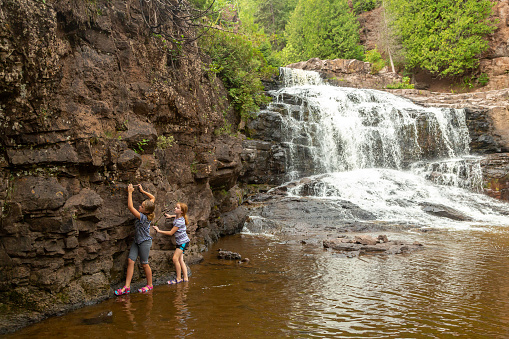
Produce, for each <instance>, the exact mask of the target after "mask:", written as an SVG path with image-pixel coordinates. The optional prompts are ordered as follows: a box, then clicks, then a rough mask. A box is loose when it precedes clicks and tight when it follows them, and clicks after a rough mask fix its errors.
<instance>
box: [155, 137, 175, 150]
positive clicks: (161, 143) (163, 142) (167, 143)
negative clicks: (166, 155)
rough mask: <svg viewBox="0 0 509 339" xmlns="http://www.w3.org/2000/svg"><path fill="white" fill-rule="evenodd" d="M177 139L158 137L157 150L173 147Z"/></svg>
mask: <svg viewBox="0 0 509 339" xmlns="http://www.w3.org/2000/svg"><path fill="white" fill-rule="evenodd" d="M174 141H175V139H174V138H173V135H170V136H164V135H160V136H158V137H157V148H158V149H163V150H164V149H167V148H168V147H171V146H172V145H173V142H174Z"/></svg>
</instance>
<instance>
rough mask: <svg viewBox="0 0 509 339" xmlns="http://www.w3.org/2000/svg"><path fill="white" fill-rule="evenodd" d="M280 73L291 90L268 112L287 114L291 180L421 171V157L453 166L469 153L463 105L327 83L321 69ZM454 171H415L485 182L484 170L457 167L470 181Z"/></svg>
mask: <svg viewBox="0 0 509 339" xmlns="http://www.w3.org/2000/svg"><path fill="white" fill-rule="evenodd" d="M281 76H282V79H283V83H284V84H285V87H284V88H282V89H280V90H278V91H272V92H271V93H270V94H271V95H272V96H273V97H274V101H273V103H272V104H271V105H269V107H268V108H267V111H272V112H278V114H280V116H281V124H282V125H281V135H282V144H283V145H284V147H285V148H286V150H287V153H286V159H287V169H288V173H289V177H288V179H289V180H293V179H297V178H299V177H302V176H305V175H311V174H319V173H331V172H343V171H351V170H356V169H364V168H392V169H398V170H404V169H410V168H416V169H417V167H416V166H415V165H414V164H415V163H417V162H420V163H421V164H422V162H423V161H425V160H433V161H435V162H436V161H438V159H447V163H449V164H450V163H451V162H452V161H453V160H452V159H458V161H460V162H464V160H462V159H461V158H462V157H464V156H468V155H469V151H470V150H469V142H470V137H469V134H468V129H467V125H466V121H465V113H464V110H462V109H452V108H425V107H421V106H418V105H416V104H414V103H412V102H411V101H410V100H407V99H404V98H401V97H397V96H395V95H392V94H389V93H386V92H382V91H377V90H369V89H355V88H344V87H334V86H328V85H325V84H323V82H322V79H321V78H320V76H319V75H318V73H317V72H310V71H303V70H294V69H289V68H282V70H281ZM449 168H450V167H447V166H442V167H440V166H434V167H430V168H423V167H422V166H421V167H419V169H418V170H416V171H417V172H419V171H420V172H421V173H422V174H423V175H425V174H426V175H427V176H428V179H434V178H438V176H436V175H435V176H433V175H431V174H430V173H431V172H432V171H435V172H436V171H437V170H440V169H442V170H445V169H447V170H448V173H447V177H448V178H449V179H448V180H444V178H445V176H444V177H442V178H441V179H440V180H442V183H443V184H457V183H460V182H461V184H460V186H462V187H464V186H465V185H467V183H471V184H472V185H477V184H478V183H479V182H480V181H479V178H478V177H475V176H478V174H479V169H480V167H477V168H476V167H475V166H463V168H462V169H461V171H456V172H457V173H459V172H461V173H462V174H463V176H467V177H469V179H468V180H460V179H450V177H451V175H454V170H449ZM465 171H467V172H468V174H465ZM474 177H475V178H474ZM437 182H438V181H437Z"/></svg>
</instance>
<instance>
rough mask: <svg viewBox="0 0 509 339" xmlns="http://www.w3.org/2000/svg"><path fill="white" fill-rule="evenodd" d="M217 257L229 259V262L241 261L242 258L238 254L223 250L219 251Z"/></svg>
mask: <svg viewBox="0 0 509 339" xmlns="http://www.w3.org/2000/svg"><path fill="white" fill-rule="evenodd" d="M217 257H218V258H219V259H228V260H241V259H242V256H241V255H240V254H238V253H236V252H231V251H226V250H223V249H221V248H220V249H218V250H217Z"/></svg>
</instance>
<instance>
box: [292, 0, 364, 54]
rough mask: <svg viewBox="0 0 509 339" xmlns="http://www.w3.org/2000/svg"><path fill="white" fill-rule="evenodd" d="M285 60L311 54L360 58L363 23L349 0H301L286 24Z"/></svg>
mask: <svg viewBox="0 0 509 339" xmlns="http://www.w3.org/2000/svg"><path fill="white" fill-rule="evenodd" d="M286 37H287V45H286V47H285V48H284V49H283V51H282V54H283V61H284V63H293V62H298V61H302V60H308V59H310V58H315V57H317V58H320V59H337V58H343V59H360V60H362V58H363V47H362V46H360V45H359V23H358V21H357V18H356V16H355V15H354V14H353V13H352V12H351V11H350V8H349V7H348V3H347V0H299V3H298V4H297V7H296V8H295V11H294V12H293V15H292V16H291V18H290V20H289V22H288V24H287V26H286Z"/></svg>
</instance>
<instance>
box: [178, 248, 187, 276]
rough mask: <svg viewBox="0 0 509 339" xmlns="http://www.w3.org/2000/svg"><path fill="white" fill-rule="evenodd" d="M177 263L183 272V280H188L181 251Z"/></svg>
mask: <svg viewBox="0 0 509 339" xmlns="http://www.w3.org/2000/svg"><path fill="white" fill-rule="evenodd" d="M179 264H180V267H181V268H182V273H183V274H184V281H189V277H188V276H187V266H186V263H185V262H184V253H182V254H181V255H180V257H179Z"/></svg>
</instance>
